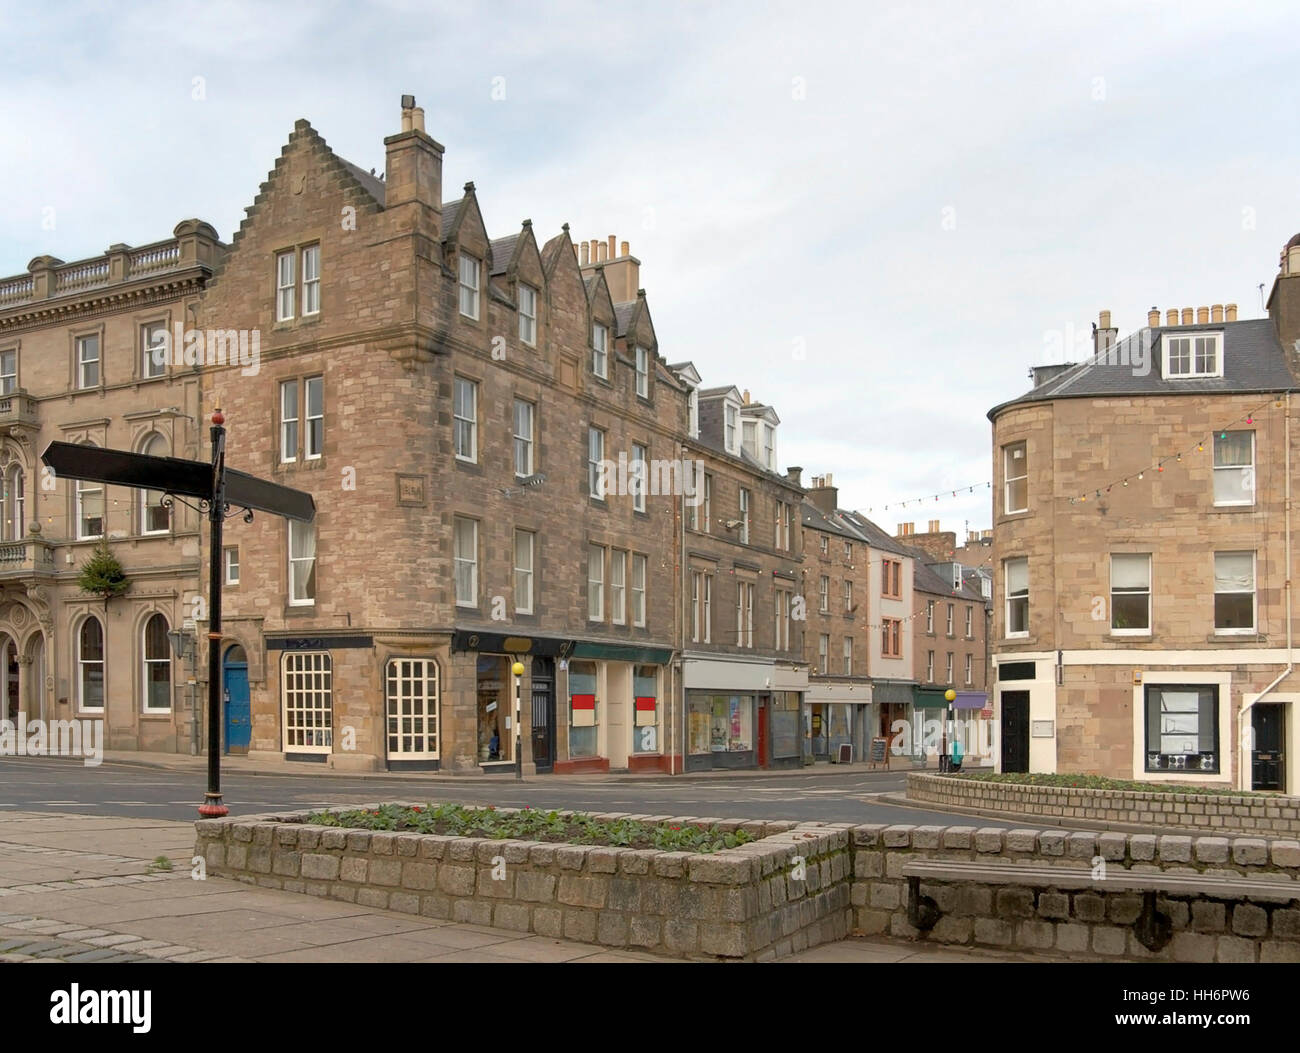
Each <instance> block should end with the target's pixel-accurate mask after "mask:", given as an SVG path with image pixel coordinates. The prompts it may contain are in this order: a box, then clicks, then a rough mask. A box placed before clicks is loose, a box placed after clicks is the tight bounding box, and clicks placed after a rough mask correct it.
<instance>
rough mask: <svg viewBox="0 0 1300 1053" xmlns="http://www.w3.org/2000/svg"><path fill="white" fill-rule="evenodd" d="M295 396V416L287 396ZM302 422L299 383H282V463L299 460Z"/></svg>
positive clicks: (292, 381) (285, 381) (284, 381)
mask: <svg viewBox="0 0 1300 1053" xmlns="http://www.w3.org/2000/svg"><path fill="white" fill-rule="evenodd" d="M290 392H292V394H293V407H292V410H293V415H292V416H290V415H289V412H290V407H289V405H288V399H287V398H286V396H287V395H288V394H289V393H290ZM301 421H302V409H301V403H300V401H299V392H298V381H297V379H294V380H282V381H280V463H281V464H292V463H293V462H294V461H296V460H297V459H298V426H299V424H300V423H301Z"/></svg>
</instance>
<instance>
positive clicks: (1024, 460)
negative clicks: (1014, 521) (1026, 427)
mask: <svg viewBox="0 0 1300 1053" xmlns="http://www.w3.org/2000/svg"><path fill="white" fill-rule="evenodd" d="M1016 450H1019V451H1020V456H1019V457H1016V456H1015V452H1014V451H1016ZM1014 461H1020V462H1021V464H1020V465H1019V466H1018V467H1017V468H1016V471H1018V472H1019V474H1018V475H1012V474H1011V473H1012V463H1013V462H1014ZM1002 479H1003V485H1002V493H1003V498H1002V514H1003V515H1009V516H1010V515H1018V514H1019V513H1021V512H1028V511H1029V443H1028V442H1027V441H1025V440H1024V439H1021V440H1020V441H1019V442H1009V443H1007V444H1006V445H1005V446H1003V447H1002ZM1019 482H1023V483H1024V484H1025V492H1024V505H1023V506H1022V507H1015V502H1014V501H1013V500H1012V497H1011V487H1012V484H1014V483H1019Z"/></svg>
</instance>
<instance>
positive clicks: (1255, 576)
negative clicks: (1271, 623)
mask: <svg viewBox="0 0 1300 1053" xmlns="http://www.w3.org/2000/svg"><path fill="white" fill-rule="evenodd" d="M1246 555H1248V556H1250V588H1249V590H1247V589H1226V590H1224V591H1223V592H1220V591H1219V590H1218V587H1217V585H1215V586H1214V597H1215V598H1216V599H1217V598H1218V597H1219V596H1235V595H1241V594H1243V593H1245V592H1249V593H1250V600H1251V603H1250V625H1249V626H1231V627H1227V628H1220V627H1219V625H1218V617H1217V615H1212V616H1211V621H1212V622H1213V624H1214V635H1215V636H1254V635H1256V634H1257V633H1258V632H1259V554H1258V553H1257V552H1251V551H1249V550H1244V549H1242V550H1231V551H1225V552H1215V553H1214V563H1213V564H1212V565H1211V566H1212V570H1213V575H1214V577H1216V578H1217V577H1218V573H1219V572H1218V567H1217V565H1218V561H1219V557H1220V556H1246ZM1212 584H1214V583H1213V581H1212Z"/></svg>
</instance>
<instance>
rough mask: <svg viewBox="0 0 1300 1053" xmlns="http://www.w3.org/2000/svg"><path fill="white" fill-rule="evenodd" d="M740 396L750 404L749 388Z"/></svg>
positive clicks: (746, 403)
mask: <svg viewBox="0 0 1300 1053" xmlns="http://www.w3.org/2000/svg"><path fill="white" fill-rule="evenodd" d="M740 397H741V399H743V400H744V403H745V405H746V406H748V405H749V388H746V389H745V390H744V391H743V392H741V395H740ZM826 478H827V479H829V478H830V476H829V475H828V476H827V477H826Z"/></svg>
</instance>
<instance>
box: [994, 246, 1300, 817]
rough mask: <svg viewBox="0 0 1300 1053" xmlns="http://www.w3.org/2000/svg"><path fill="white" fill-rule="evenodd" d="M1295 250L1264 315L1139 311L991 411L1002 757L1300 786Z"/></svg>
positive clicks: (1102, 328)
mask: <svg viewBox="0 0 1300 1053" xmlns="http://www.w3.org/2000/svg"><path fill="white" fill-rule="evenodd" d="M1297 290H1300V239H1295V240H1293V241H1292V243H1291V245H1289V246H1288V247H1287V249H1286V250H1285V252H1284V254H1283V260H1282V269H1281V272H1280V274H1279V275H1278V278H1277V280H1276V282H1275V283H1274V286H1273V291H1272V296H1271V298H1270V300H1269V317H1267V318H1260V319H1249V320H1244V319H1243V320H1238V318H1237V312H1236V308H1235V306H1234V305H1231V304H1229V305H1227V306H1226V308H1225V307H1224V306H1222V305H1217V304H1216V305H1214V306H1213V307H1201V308H1198V309H1196V310H1193V309H1191V308H1185V309H1182V310H1181V311H1179V310H1170V311H1168V312H1167V314H1166V315H1165V319H1164V324H1161V317H1160V314H1159V312H1158V311H1157V310H1155V309H1152V311H1151V313H1150V314H1149V316H1148V318H1147V320H1146V321H1147V326H1146V327H1145V328H1143V329H1141V330H1139V331H1138V332H1136V333H1134V334H1133V335H1131V336H1130V337H1128V338H1127V339H1126V340H1122V341H1121V340H1118V339H1117V335H1118V334H1117V330H1116V329H1115V328H1112V326H1111V320H1110V314H1109V312H1105V311H1103V312H1102V313H1101V318H1100V322H1099V325H1098V327H1097V337H1096V341H1097V342H1096V347H1095V355H1094V357H1093V359H1092V360H1090V361H1088V362H1086V363H1083V364H1079V365H1075V366H1070V367H1046V368H1040V369H1039V370H1038V371H1036V372H1037V376H1036V380H1037V384H1036V386H1035V387H1034V388H1033V390H1031V391H1029V392H1028V393H1027V394H1025V395H1023V396H1021V397H1020V398H1018V399H1015V400H1013V401H1011V402H1007V403H1004V404H1002V405H999V406H996V407H994V408H993V409H992V410H991V411H990V412H989V419H990V420H991V422H992V426H993V453H994V492H995V498H994V535H995V536H994V545H993V547H994V551H995V552H996V554H997V559H998V562H999V567H998V568H997V570H996V573H995V602H994V619H993V621H994V643H993V661H994V664H995V666H996V668H997V680H996V687H995V690H994V693H995V696H996V700H995V701H996V709H997V713H998V717H999V721H1000V735H1001V750H1000V754H1001V755H1000V764H1001V766H1002V768H1003V770H1007V771H1026V770H1028V771H1040V772H1055V771H1060V772H1084V773H1096V774H1101V775H1109V776H1119V777H1125V778H1129V777H1132V778H1138V779H1142V780H1146V781H1165V780H1174V781H1179V782H1187V783H1207V784H1216V785H1224V786H1236V787H1238V788H1247V789H1249V788H1252V787H1253V788H1256V789H1284V790H1287V791H1288V792H1291V793H1295V792H1297V790H1300V764H1297V761H1298V760H1300V753H1297V748H1298V747H1300V738H1297V736H1300V720H1298V719H1297V717H1298V716H1300V714H1297V713H1296V712H1295V707H1296V703H1297V701H1300V682H1298V681H1297V677H1296V676H1295V674H1294V672H1293V665H1292V658H1291V652H1290V644H1291V640H1292V624H1291V620H1292V609H1293V601H1292V599H1291V596H1290V584H1289V583H1290V581H1291V579H1292V578H1293V577H1294V576H1295V572H1296V568H1295V566H1294V564H1293V562H1292V560H1293V559H1294V557H1293V556H1292V554H1291V546H1290V534H1291V523H1290V510H1289V506H1290V491H1291V472H1292V471H1293V469H1292V467H1291V466H1292V464H1293V463H1300V462H1296V461H1295V460H1294V458H1295V456H1296V453H1297V451H1296V450H1294V449H1293V448H1292V447H1293V445H1294V443H1295V441H1296V437H1295V435H1293V434H1292V432H1293V428H1292V424H1291V412H1290V411H1291V406H1292V403H1291V393H1292V391H1293V390H1294V389H1295V380H1294V370H1295V365H1296V354H1295V352H1294V350H1293V348H1294V347H1296V346H1300V345H1297V344H1296V343H1295V341H1296V340H1297V338H1300V292H1298V291H1297Z"/></svg>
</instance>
